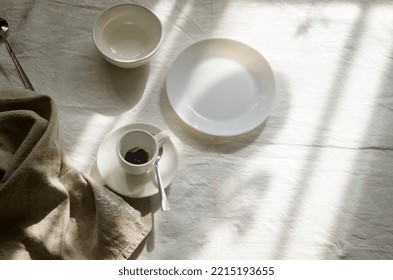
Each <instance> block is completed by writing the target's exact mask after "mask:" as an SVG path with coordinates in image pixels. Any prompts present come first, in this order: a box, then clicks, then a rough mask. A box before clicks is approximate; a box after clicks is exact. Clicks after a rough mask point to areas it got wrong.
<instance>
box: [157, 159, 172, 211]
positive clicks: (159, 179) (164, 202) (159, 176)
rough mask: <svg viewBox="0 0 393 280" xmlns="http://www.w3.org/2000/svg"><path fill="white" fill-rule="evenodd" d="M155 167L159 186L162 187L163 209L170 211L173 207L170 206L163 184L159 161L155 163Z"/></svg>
mask: <svg viewBox="0 0 393 280" xmlns="http://www.w3.org/2000/svg"><path fill="white" fill-rule="evenodd" d="M154 168H155V169H156V176H157V183H158V187H159V188H160V198H161V210H162V211H168V210H169V209H171V207H170V206H169V201H168V198H167V197H166V194H165V190H164V188H163V186H162V181H161V175H160V171H159V170H158V164H157V162H156V163H155V164H154Z"/></svg>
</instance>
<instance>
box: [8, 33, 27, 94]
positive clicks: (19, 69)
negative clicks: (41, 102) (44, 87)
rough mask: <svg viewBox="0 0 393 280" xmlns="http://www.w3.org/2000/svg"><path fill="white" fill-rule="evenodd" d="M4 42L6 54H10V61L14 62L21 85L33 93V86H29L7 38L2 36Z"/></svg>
mask: <svg viewBox="0 0 393 280" xmlns="http://www.w3.org/2000/svg"><path fill="white" fill-rule="evenodd" d="M4 42H5V45H6V47H7V50H8V53H9V54H10V56H11V58H12V60H13V61H14V64H15V66H16V70H18V73H19V76H20V77H21V79H22V82H23V85H24V86H25V88H27V89H30V90H33V91H34V88H33V85H32V84H31V82H30V80H29V78H28V77H27V75H26V73H25V71H23V68H22V66H21V65H20V63H19V61H18V59H17V58H16V55H15V53H14V51H13V49H12V47H11V45H10V43H9V42H8V40H7V38H6V37H5V36H4Z"/></svg>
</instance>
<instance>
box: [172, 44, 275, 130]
mask: <svg viewBox="0 0 393 280" xmlns="http://www.w3.org/2000/svg"><path fill="white" fill-rule="evenodd" d="M222 42H225V43H230V44H237V45H240V46H241V47H242V48H245V49H248V50H249V51H251V52H254V53H255V54H257V55H258V56H260V58H261V59H262V61H263V62H264V63H265V67H266V69H267V70H268V72H269V75H270V77H269V80H271V85H272V90H271V91H270V92H269V94H268V95H269V96H270V98H271V105H270V106H269V108H268V110H267V111H266V116H264V117H261V118H260V120H258V121H256V122H255V125H251V126H249V127H247V128H245V129H235V130H230V131H227V132H225V131H218V132H212V131H211V130H209V129H204V128H203V127H201V126H200V125H198V124H195V123H193V122H192V121H190V120H188V119H187V118H185V117H183V115H182V114H181V113H179V112H178V110H177V108H176V105H175V104H174V101H173V99H172V96H171V91H170V89H169V86H170V80H169V79H170V77H171V73H172V71H173V68H174V65H175V64H176V63H178V61H179V59H180V57H181V55H182V54H184V52H185V51H187V50H189V49H191V48H193V47H195V46H196V45H199V44H204V43H222ZM243 66H244V65H243ZM165 88H166V94H167V98H168V100H169V104H170V105H171V107H172V109H173V110H174V111H175V113H176V115H177V116H178V117H179V118H180V119H181V120H182V121H183V122H184V123H186V124H187V125H188V126H190V127H192V128H193V129H195V130H197V131H199V132H201V133H204V134H207V135H211V136H220V137H230V136H238V135H242V134H245V133H247V132H250V131H252V130H254V129H256V128H257V127H259V126H260V125H261V124H263V123H264V122H265V121H266V120H267V119H268V117H269V115H270V113H271V111H272V108H273V106H274V103H275V98H276V80H275V77H274V72H273V69H272V67H271V65H270V64H269V62H268V61H267V59H266V58H265V57H264V56H263V55H262V54H261V53H260V52H259V51H258V50H257V49H255V48H254V47H252V46H250V45H248V44H245V43H243V42H241V41H238V40H234V39H229V38H221V37H217V38H208V39H202V40H199V41H196V42H193V43H191V44H189V45H187V46H186V47H184V48H183V49H182V50H181V51H180V52H179V53H178V54H177V55H176V56H175V58H174V59H173V60H172V62H171V63H170V65H169V68H168V70H167V75H166V84H165ZM189 111H191V112H192V110H189ZM193 114H195V115H196V114H197V113H195V112H193Z"/></svg>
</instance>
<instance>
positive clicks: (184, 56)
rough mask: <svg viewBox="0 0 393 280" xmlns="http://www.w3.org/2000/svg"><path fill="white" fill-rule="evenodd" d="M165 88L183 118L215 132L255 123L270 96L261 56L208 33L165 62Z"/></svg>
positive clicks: (268, 70) (261, 119) (269, 78)
mask: <svg viewBox="0 0 393 280" xmlns="http://www.w3.org/2000/svg"><path fill="white" fill-rule="evenodd" d="M166 89H167V94H168V98H169V102H170V104H171V105H172V107H173V109H174V111H175V112H176V113H177V115H178V116H179V117H180V118H181V119H182V120H183V121H184V122H186V123H187V124H188V125H190V126H192V127H194V128H195V129H197V130H199V131H201V132H204V133H207V134H211V135H216V136H233V135H238V134H242V133H245V132H248V131H250V130H252V129H254V128H256V127H257V126H259V125H260V124H261V123H263V122H264V120H265V119H266V118H267V117H268V115H269V113H270V110H271V108H272V106H273V102H274V98H275V81H274V76H273V72H272V70H271V68H270V66H269V63H268V62H267V61H266V59H265V58H264V57H263V56H262V55H261V54H260V53H259V52H258V51H256V50H255V49H253V48H251V47H249V46H247V45H245V44H243V43H240V42H238V41H234V40H230V39H207V40H203V41H199V42H197V43H194V44H192V45H191V46H189V47H187V48H186V49H185V50H183V51H182V52H181V53H180V54H179V55H178V56H177V57H176V58H175V60H174V61H173V62H172V64H171V66H170V67H169V70H168V74H167V81H166Z"/></svg>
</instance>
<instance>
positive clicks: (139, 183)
mask: <svg viewBox="0 0 393 280" xmlns="http://www.w3.org/2000/svg"><path fill="white" fill-rule="evenodd" d="M131 129H144V130H147V131H149V132H151V133H153V134H157V133H159V132H160V131H162V130H161V129H160V128H158V127H155V126H153V125H150V124H143V123H134V124H129V125H125V126H123V127H120V128H119V129H116V130H114V131H112V132H111V133H109V134H108V135H107V136H106V137H105V139H104V140H103V141H102V143H101V145H100V147H99V148H98V153H97V168H98V172H99V173H100V175H101V177H102V178H103V180H104V182H105V184H106V185H107V186H108V187H109V188H111V189H112V190H113V191H115V192H117V193H119V194H121V195H124V196H128V197H134V198H139V197H148V196H152V195H154V194H157V193H158V185H157V180H156V174H155V171H154V168H152V169H150V171H149V172H148V173H147V174H144V175H130V174H128V173H126V172H125V171H124V170H123V169H122V168H121V166H120V164H119V162H118V158H117V155H116V142H117V140H118V139H119V137H120V136H121V135H122V134H123V133H125V132H126V131H127V130H131ZM163 148H164V153H163V154H162V157H161V159H160V161H159V163H158V165H159V169H160V174H161V179H162V183H163V187H164V188H166V187H167V186H169V185H170V183H171V182H172V180H173V178H174V177H175V174H176V171H177V168H178V154H177V151H176V148H175V145H174V144H173V142H172V140H171V139H169V140H168V141H167V142H166V143H165V144H164V146H163Z"/></svg>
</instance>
